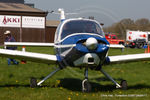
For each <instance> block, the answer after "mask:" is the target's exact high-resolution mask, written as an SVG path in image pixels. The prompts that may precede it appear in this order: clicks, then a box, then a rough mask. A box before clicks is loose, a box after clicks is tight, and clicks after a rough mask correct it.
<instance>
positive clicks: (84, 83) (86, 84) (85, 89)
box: [82, 67, 92, 92]
mask: <svg viewBox="0 0 150 100" xmlns="http://www.w3.org/2000/svg"><path fill="white" fill-rule="evenodd" d="M84 76H85V79H84V80H83V81H82V92H90V91H91V89H92V88H91V84H90V83H89V82H88V67H86V68H85V72H84Z"/></svg>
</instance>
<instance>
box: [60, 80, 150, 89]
mask: <svg viewBox="0 0 150 100" xmlns="http://www.w3.org/2000/svg"><path fill="white" fill-rule="evenodd" d="M99 80H100V79H99ZM102 80H104V81H107V79H106V80H105V78H102ZM116 80H117V79H116ZM118 80H122V79H118ZM60 81H61V83H60V86H61V87H63V88H66V89H68V90H71V91H78V92H80V91H82V80H80V79H75V78H64V79H60ZM108 81H109V80H108ZM90 84H91V86H92V91H91V92H100V91H101V92H107V91H113V90H115V89H116V87H115V85H112V84H107V85H101V84H99V83H95V82H90ZM145 88H148V89H150V85H145V84H136V85H133V86H128V90H130V89H145Z"/></svg>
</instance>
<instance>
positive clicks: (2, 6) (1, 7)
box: [0, 3, 46, 13]
mask: <svg viewBox="0 0 150 100" xmlns="http://www.w3.org/2000/svg"><path fill="white" fill-rule="evenodd" d="M0 11H9V12H11V11H12V12H14V11H15V12H37V13H38V12H39V13H46V12H45V11H42V10H40V9H37V8H32V7H30V6H28V5H25V4H21V3H0Z"/></svg>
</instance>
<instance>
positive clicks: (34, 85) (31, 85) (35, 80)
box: [30, 78, 37, 88]
mask: <svg viewBox="0 0 150 100" xmlns="http://www.w3.org/2000/svg"><path fill="white" fill-rule="evenodd" d="M30 87H31V88H35V87H37V79H36V78H31V79H30Z"/></svg>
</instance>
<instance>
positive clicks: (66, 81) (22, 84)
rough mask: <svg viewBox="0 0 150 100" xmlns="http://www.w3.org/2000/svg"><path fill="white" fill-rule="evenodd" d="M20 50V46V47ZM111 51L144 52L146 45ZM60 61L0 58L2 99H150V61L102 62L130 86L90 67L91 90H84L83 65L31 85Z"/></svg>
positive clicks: (64, 70) (109, 71) (118, 78)
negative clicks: (122, 85)
mask: <svg viewBox="0 0 150 100" xmlns="http://www.w3.org/2000/svg"><path fill="white" fill-rule="evenodd" d="M18 49H19V50H21V48H18ZM26 50H27V51H33V52H40V53H48V54H53V53H54V52H53V49H52V48H46V47H42V48H41V47H33V48H31V47H30V48H26ZM109 52H110V53H109V55H119V54H132V53H144V49H125V50H124V52H121V50H119V49H111V50H110V51H109ZM55 67H57V65H46V64H41V63H33V62H29V61H28V62H27V64H19V65H18V66H16V65H12V66H10V67H9V66H8V65H7V61H6V58H0V100H101V99H106V100H107V99H129V100H133V99H134V100H141V99H143V100H146V99H147V100H148V99H149V98H150V77H149V73H150V62H149V61H141V62H130V63H122V64H114V65H106V66H103V69H104V70H105V71H106V72H107V73H109V74H110V75H111V76H112V77H113V78H114V79H115V80H116V81H117V82H119V83H120V81H121V80H123V79H125V80H127V81H128V86H129V88H128V90H126V91H124V90H120V89H115V86H114V84H113V83H112V82H110V81H109V80H108V79H107V78H105V77H104V75H103V74H101V73H100V72H98V71H93V70H89V80H90V83H91V85H92V92H91V93H82V92H81V82H82V80H83V79H84V74H83V73H84V69H78V68H71V67H68V68H66V69H63V70H61V71H60V72H58V73H56V75H54V76H53V77H52V78H50V79H48V80H47V81H45V82H44V83H43V86H42V87H38V88H30V78H31V77H36V78H37V79H38V81H40V80H41V79H42V78H43V77H45V76H46V75H48V74H49V73H50V72H51V71H53V70H54V69H55Z"/></svg>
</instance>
